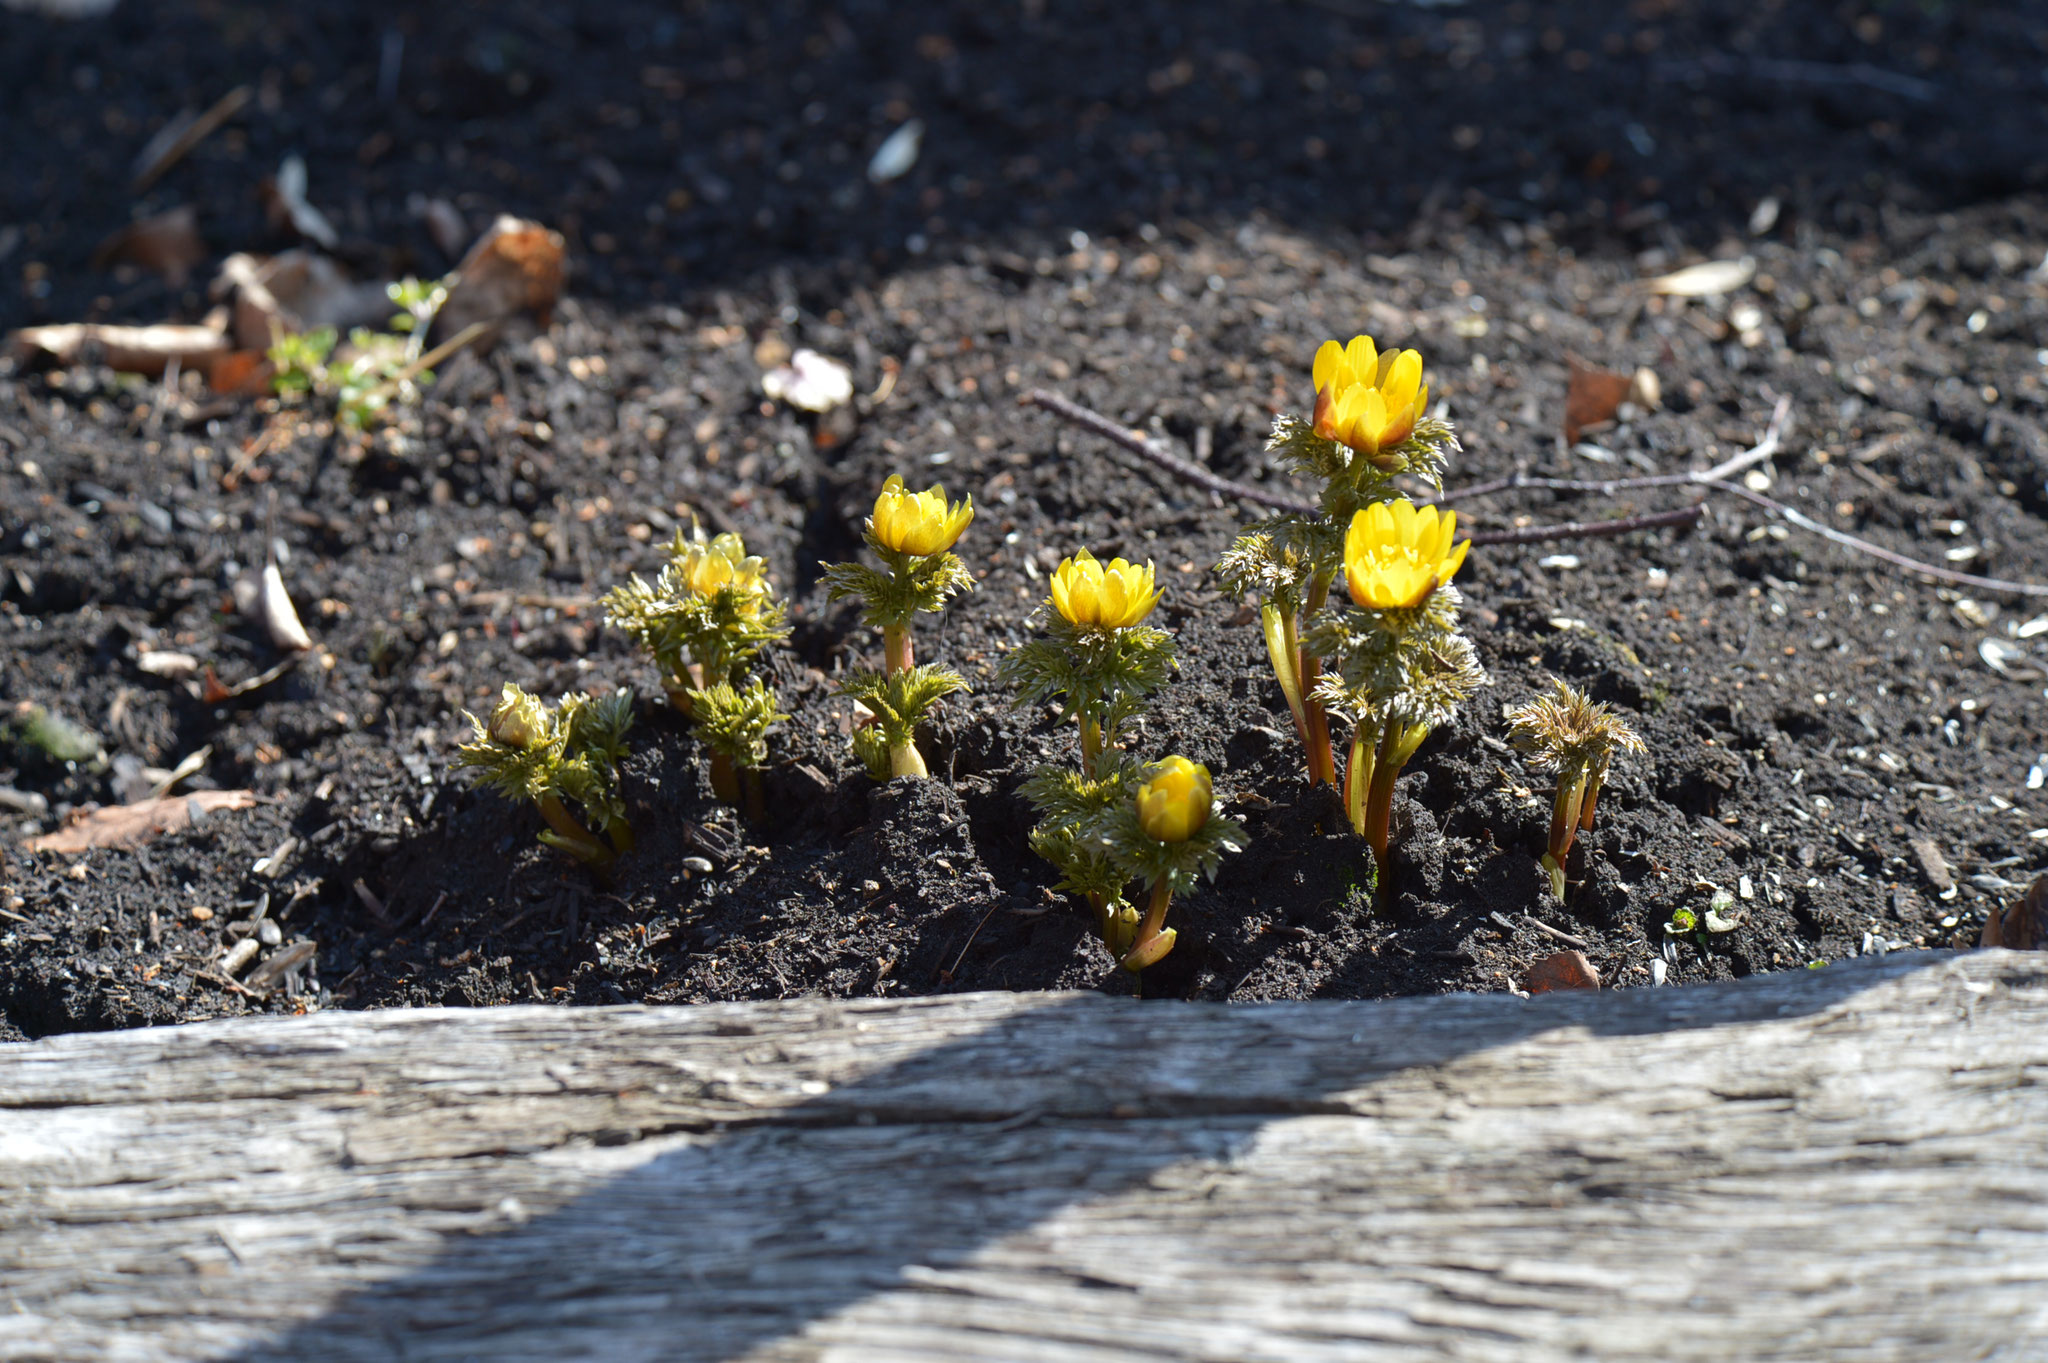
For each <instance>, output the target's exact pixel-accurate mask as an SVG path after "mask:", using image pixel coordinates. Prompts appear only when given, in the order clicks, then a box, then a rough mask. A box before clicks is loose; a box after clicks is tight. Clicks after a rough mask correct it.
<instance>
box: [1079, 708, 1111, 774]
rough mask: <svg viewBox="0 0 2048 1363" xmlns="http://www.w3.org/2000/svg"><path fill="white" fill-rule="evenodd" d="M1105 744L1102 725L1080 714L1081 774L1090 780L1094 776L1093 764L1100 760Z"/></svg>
mask: <svg viewBox="0 0 2048 1363" xmlns="http://www.w3.org/2000/svg"><path fill="white" fill-rule="evenodd" d="M1105 746H1106V745H1105V741H1104V735H1103V732H1102V725H1101V724H1099V723H1097V722H1096V721H1095V720H1092V719H1090V718H1088V716H1086V715H1083V716H1081V774H1082V775H1084V776H1086V777H1088V778H1089V779H1090V780H1093V779H1094V778H1095V766H1096V764H1097V763H1098V762H1100V761H1101V760H1102V751H1103V748H1104V747H1105Z"/></svg>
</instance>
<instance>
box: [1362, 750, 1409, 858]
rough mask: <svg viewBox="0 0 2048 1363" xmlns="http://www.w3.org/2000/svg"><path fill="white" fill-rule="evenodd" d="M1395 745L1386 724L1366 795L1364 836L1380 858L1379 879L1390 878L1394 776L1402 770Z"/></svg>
mask: <svg viewBox="0 0 2048 1363" xmlns="http://www.w3.org/2000/svg"><path fill="white" fill-rule="evenodd" d="M1395 746H1396V739H1395V733H1394V726H1393V725H1392V724H1389V725H1387V726H1386V727H1385V728H1384V729H1382V730H1381V731H1380V741H1379V747H1378V751H1377V752H1375V753H1374V754H1373V765H1372V787H1371V789H1370V790H1369V791H1368V792H1367V794H1366V799H1365V829H1364V833H1365V838H1366V841H1367V842H1369V843H1371V844H1372V854H1373V856H1374V857H1376V858H1378V859H1379V864H1380V880H1381V882H1382V883H1384V882H1385V881H1386V880H1388V879H1389V876H1388V874H1387V870H1388V868H1387V845H1388V843H1389V842H1390V841H1391V840H1392V831H1393V823H1394V779H1395V778H1396V777H1398V776H1399V775H1400V774H1401V767H1400V764H1399V763H1398V762H1396V761H1395V760H1394V751H1395Z"/></svg>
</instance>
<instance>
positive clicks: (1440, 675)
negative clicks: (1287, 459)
mask: <svg viewBox="0 0 2048 1363" xmlns="http://www.w3.org/2000/svg"><path fill="white" fill-rule="evenodd" d="M1457 524H1458V518H1457V513H1455V512H1444V513H1443V514H1441V515H1439V514H1438V512H1437V509H1436V508H1435V507H1421V508H1417V507H1416V506H1415V504H1414V503H1412V502H1409V501H1407V500H1405V499H1404V500H1401V501H1394V502H1375V503H1373V504H1372V505H1370V506H1367V507H1365V508H1363V509H1361V510H1359V511H1357V512H1354V513H1353V514H1352V518H1351V525H1350V528H1349V530H1348V531H1347V532H1346V533H1345V536H1344V564H1343V568H1344V582H1345V587H1346V588H1347V590H1348V592H1349V595H1350V597H1351V600H1352V604H1354V605H1355V606H1357V607H1358V608H1359V611H1360V614H1358V615H1350V614H1346V613H1342V612H1338V611H1328V612H1325V613H1324V614H1323V615H1322V616H1321V617H1319V618H1318V619H1317V621H1316V623H1315V624H1314V625H1313V626H1312V627H1311V629H1310V630H1309V634H1308V643H1309V646H1310V647H1312V648H1314V649H1315V650H1316V651H1317V652H1319V653H1321V654H1324V655H1326V656H1328V657H1330V658H1331V659H1332V660H1333V662H1334V664H1335V665H1334V668H1333V670H1332V671H1331V672H1329V673H1328V674H1326V675H1325V676H1324V677H1323V679H1322V682H1321V683H1320V685H1319V686H1318V688H1317V692H1316V694H1317V696H1318V697H1319V698H1320V699H1321V700H1322V702H1323V703H1324V704H1325V705H1326V706H1329V707H1330V708H1332V709H1335V710H1340V711H1344V712H1346V713H1349V714H1350V715H1351V716H1352V717H1353V719H1354V721H1355V727H1354V729H1353V732H1352V738H1351V755H1350V760H1349V762H1348V763H1347V764H1346V767H1345V781H1344V806H1345V810H1346V812H1347V813H1348V814H1349V815H1350V818H1351V826H1352V828H1353V829H1355V830H1356V831H1357V832H1358V833H1359V834H1361V835H1362V836H1363V837H1364V838H1365V839H1366V840H1367V841H1368V842H1369V843H1371V844H1372V850H1373V856H1374V858H1375V859H1376V860H1377V862H1378V864H1379V867H1380V876H1379V884H1380V886H1381V887H1382V888H1384V887H1385V886H1386V885H1387V882H1388V874H1387V872H1388V869H1389V867H1388V860H1387V858H1388V852H1389V847H1390V843H1391V841H1392V833H1393V802H1394V782H1395V780H1396V779H1397V778H1398V777H1399V776H1400V774H1401V769H1402V768H1403V767H1404V766H1406V765H1407V763H1408V759H1409V758H1411V757H1413V756H1414V755H1415V751H1416V749H1417V748H1419V747H1421V746H1422V741H1423V740H1424V739H1425V738H1427V737H1428V736H1429V733H1430V731H1431V730H1432V729H1434V728H1436V727H1437V726H1438V725H1440V724H1443V723H1445V722H1447V721H1448V720H1449V719H1450V718H1451V717H1452V716H1453V715H1455V714H1456V713H1457V709H1458V706H1459V705H1460V704H1462V703H1463V702H1464V701H1466V700H1467V699H1469V698H1470V697H1471V696H1472V694H1473V693H1474V692H1475V691H1477V690H1478V688H1479V687H1481V686H1483V685H1485V683H1486V673H1485V671H1484V669H1482V668H1481V667H1480V666H1479V662H1478V658H1477V656H1476V655H1475V654H1474V652H1473V649H1472V643H1471V641H1470V640H1469V639H1467V638H1466V637H1465V636H1464V635H1463V634H1461V633H1459V631H1458V606H1459V604H1460V601H1461V598H1460V597H1459V595H1458V591H1457V589H1456V588H1455V587H1452V586H1451V585H1449V584H1450V580H1451V577H1452V576H1453V575H1454V574H1455V573H1456V572H1457V571H1458V568H1459V567H1460V566H1461V565H1462V564H1463V563H1464V561H1465V551H1466V549H1467V547H1468V544H1469V541H1468V542H1467V543H1465V544H1453V542H1452V536H1453V534H1454V533H1455V531H1456V530H1457Z"/></svg>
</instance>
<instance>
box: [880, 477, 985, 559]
mask: <svg viewBox="0 0 2048 1363" xmlns="http://www.w3.org/2000/svg"><path fill="white" fill-rule="evenodd" d="M973 519H974V499H973V498H972V497H969V498H967V499H966V500H965V501H960V502H955V503H953V505H952V506H951V507H950V508H949V507H948V506H947V505H946V489H945V488H943V487H941V486H940V485H939V484H937V483H933V484H932V485H931V486H930V487H928V488H926V489H925V490H924V491H923V492H906V491H905V490H904V488H903V479H902V478H901V477H899V476H898V475H896V474H893V473H892V474H890V475H889V481H888V482H886V483H884V484H882V493H881V495H880V496H879V497H876V498H875V514H874V515H873V516H871V517H869V518H868V531H869V533H871V534H872V535H874V537H875V538H876V539H877V540H879V541H881V543H882V545H883V547H885V548H888V549H893V550H895V551H896V552H897V553H899V554H909V555H910V556H911V557H913V558H924V557H927V556H929V555H931V554H939V553H944V552H945V551H946V550H948V549H951V548H952V547H953V542H954V541H955V540H957V539H959V538H960V532H961V531H963V530H965V529H966V528H967V523H968V522H969V521H971V520H973Z"/></svg>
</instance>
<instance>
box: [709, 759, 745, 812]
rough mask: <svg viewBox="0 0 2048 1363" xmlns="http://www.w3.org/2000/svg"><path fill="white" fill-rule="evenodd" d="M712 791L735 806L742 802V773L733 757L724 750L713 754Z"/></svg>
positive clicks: (737, 806)
mask: <svg viewBox="0 0 2048 1363" xmlns="http://www.w3.org/2000/svg"><path fill="white" fill-rule="evenodd" d="M711 793H712V794H714V795H716V796H717V797H718V798H719V799H720V800H722V801H724V802H725V803H726V804H729V805H731V806H732V807H733V808H735V809H737V808H739V804H740V774H739V770H738V768H736V767H734V766H733V764H732V758H730V757H728V756H727V755H726V754H724V753H722V752H714V753H712V754H711Z"/></svg>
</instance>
